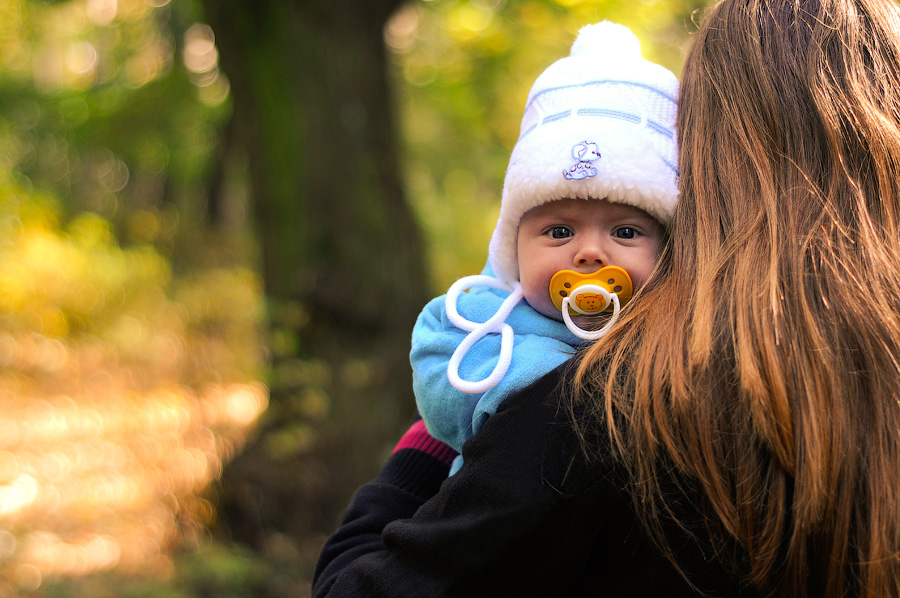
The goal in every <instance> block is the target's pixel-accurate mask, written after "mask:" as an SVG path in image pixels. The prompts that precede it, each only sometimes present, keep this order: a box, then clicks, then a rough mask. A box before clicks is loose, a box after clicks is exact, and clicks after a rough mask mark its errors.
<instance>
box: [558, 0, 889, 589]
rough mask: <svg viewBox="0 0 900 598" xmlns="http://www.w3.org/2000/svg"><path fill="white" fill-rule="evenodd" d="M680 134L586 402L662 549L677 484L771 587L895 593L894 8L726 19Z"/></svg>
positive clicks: (857, 4)
mask: <svg viewBox="0 0 900 598" xmlns="http://www.w3.org/2000/svg"><path fill="white" fill-rule="evenodd" d="M678 130H679V144H680V152H681V158H680V164H681V196H680V199H679V205H678V208H677V213H676V218H675V224H674V227H673V232H672V242H671V243H670V244H669V245H668V246H667V247H666V249H665V251H664V254H663V256H662V259H661V263H660V266H659V270H658V274H659V276H658V277H657V278H656V282H655V284H654V285H653V286H652V287H651V288H649V290H648V291H647V292H645V293H643V294H642V295H641V296H640V297H639V299H638V300H637V301H634V302H633V304H632V305H631V306H630V308H629V310H628V312H627V314H626V315H623V318H622V320H621V324H620V325H619V326H617V328H616V330H615V331H614V332H613V333H612V334H611V335H610V336H608V337H607V338H606V339H605V340H604V341H601V342H599V343H597V344H596V345H595V346H593V347H592V348H591V349H590V350H589V351H588V353H587V354H586V355H585V356H584V358H583V360H582V362H581V364H580V367H579V376H578V385H577V389H578V390H579V392H578V393H577V395H576V396H578V397H579V398H580V399H581V400H582V401H583V402H585V403H586V404H588V405H589V406H590V407H591V409H592V410H593V415H594V416H595V419H594V420H593V421H600V422H603V425H605V426H607V427H608V429H609V431H610V434H611V437H612V438H613V447H612V449H613V450H614V451H615V452H616V453H617V454H618V455H619V456H620V457H621V460H622V462H623V463H624V464H625V465H626V467H627V468H628V471H629V472H630V474H631V475H630V480H631V484H632V490H633V492H634V496H635V504H636V505H638V508H639V509H640V511H641V513H642V515H643V518H644V520H645V522H646V523H647V524H648V526H649V528H650V529H651V530H652V531H654V533H656V534H658V536H659V537H658V539H659V540H660V541H661V542H662V543H663V545H664V547H667V549H669V550H670V551H672V549H671V546H670V545H667V544H666V537H665V535H664V534H663V533H662V532H661V531H660V530H661V529H662V528H663V523H664V522H668V523H671V519H673V518H674V519H676V520H678V518H679V517H680V515H678V514H677V512H676V509H673V508H671V503H668V502H667V501H666V498H667V496H668V495H669V494H670V490H669V489H667V488H665V487H664V482H662V480H666V479H672V477H673V475H672V472H675V474H674V478H675V479H678V480H682V481H683V484H684V486H685V487H690V488H692V489H693V490H699V492H697V493H696V495H697V496H699V497H701V498H700V499H698V500H697V505H696V506H697V507H698V508H700V513H701V515H702V517H703V519H704V520H705V521H706V522H707V525H706V527H705V528H704V529H701V530H696V526H694V527H693V528H692V529H695V531H697V533H701V534H705V535H706V537H707V538H708V539H710V540H712V541H713V543H714V544H715V545H716V546H717V547H718V548H720V549H722V554H728V555H730V558H731V559H733V561H734V562H735V564H736V565H737V566H738V567H739V568H740V569H741V570H742V571H743V572H744V573H745V574H746V575H747V579H748V582H749V583H752V584H753V585H755V586H756V587H757V588H758V589H760V590H761V591H763V592H764V593H768V594H770V595H773V596H807V595H822V596H842V597H843V596H866V597H873V598H874V597H876V596H878V597H889V596H891V597H895V596H900V12H898V8H897V5H896V4H895V3H894V1H893V0H725V1H724V2H722V3H720V4H718V5H716V6H714V7H713V8H712V9H711V10H710V11H709V12H708V14H707V15H706V17H705V21H704V23H703V26H702V28H701V30H700V32H699V33H698V34H697V36H696V40H695V41H694V44H693V47H692V50H691V52H690V54H689V57H688V58H687V62H686V65H685V69H684V73H683V81H682V87H681V97H680V102H679V119H678ZM581 425H583V424H581ZM685 495H686V496H691V495H692V494H691V493H690V492H686V494H685ZM682 523H683V524H685V526H686V527H688V528H691V524H690V523H687V522H683V521H682ZM672 552H673V553H674V551H672ZM672 556H673V557H674V559H675V560H676V561H677V554H672Z"/></svg>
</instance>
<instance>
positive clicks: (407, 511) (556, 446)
mask: <svg viewBox="0 0 900 598" xmlns="http://www.w3.org/2000/svg"><path fill="white" fill-rule="evenodd" d="M566 371H567V366H565V365H564V366H562V367H561V368H559V369H557V370H555V371H553V372H551V373H550V374H548V375H547V376H545V377H544V378H542V379H541V380H539V381H537V382H536V383H534V384H533V385H531V386H530V387H529V388H526V389H525V390H523V391H521V392H519V393H517V394H516V395H513V396H512V397H510V398H508V399H507V400H506V401H505V402H504V403H503V405H501V407H500V409H499V410H498V411H497V413H496V414H495V415H494V416H492V417H491V418H490V419H489V420H488V421H487V423H486V424H485V425H484V427H483V429H482V430H481V432H479V433H478V434H477V435H476V436H474V437H472V438H471V439H470V440H469V441H468V442H466V444H465V446H464V447H463V456H464V463H465V464H464V466H463V468H462V469H461V470H460V471H459V472H458V473H457V474H456V475H454V476H452V477H450V478H447V477H446V475H447V472H448V468H447V465H446V463H445V462H442V461H440V460H438V459H435V458H433V457H432V456H430V455H428V454H427V453H424V452H421V451H417V450H410V449H407V450H401V451H398V452H395V453H394V455H393V456H392V457H391V459H390V461H389V462H388V463H387V465H386V466H385V468H384V470H383V471H382V473H381V474H380V475H379V477H378V478H376V479H375V480H374V481H373V482H371V483H369V484H366V485H364V486H362V487H361V488H360V489H359V490H358V492H357V494H356V496H355V497H354V498H353V501H352V503H351V504H350V507H349V509H348V511H347V513H346V515H345V517H344V520H343V521H342V523H341V525H340V527H339V528H338V530H337V531H336V532H335V533H334V534H333V535H332V536H331V537H330V538H329V539H328V542H327V543H326V545H325V547H324V549H323V551H322V554H321V556H320V560H319V564H318V567H317V570H316V576H315V580H314V585H313V595H314V596H315V597H318V598H322V597H325V596H330V597H335V598H353V597H357V596H373V597H374V596H378V597H389V596H390V597H402V598H414V597H419V596H421V597H428V598H435V597H439V596H465V597H473V596H491V597H497V596H516V597H519V596H541V597H544V596H622V597H630V598H635V597H642V596H646V597H652V598H660V597H667V598H671V597H678V596H698V595H704V594H702V593H700V592H698V591H697V590H695V589H694V588H692V587H691V585H690V584H688V583H687V582H686V581H685V580H684V578H683V577H682V576H681V575H680V574H679V573H678V572H677V570H676V569H675V568H674V567H673V566H672V565H671V564H670V563H669V561H668V560H667V559H666V558H665V557H664V556H662V554H661V553H660V552H659V551H658V550H657V549H656V548H655V546H654V544H653V543H652V542H650V541H649V540H648V538H647V536H646V535H645V534H644V532H643V531H642V529H641V526H640V525H639V524H638V522H637V521H636V519H635V515H634V510H633V508H632V505H631V503H630V501H629V497H628V495H627V493H626V492H624V491H623V488H624V484H623V483H622V481H621V480H622V479H623V478H622V475H621V472H620V471H619V469H618V468H617V466H616V463H615V462H614V460H613V459H594V460H588V459H585V458H584V456H583V454H582V452H581V450H580V448H579V444H578V441H577V439H576V437H575V434H574V432H573V429H572V427H571V425H570V424H569V423H568V421H569V420H568V416H567V415H566V412H565V410H564V409H562V408H560V402H561V399H560V396H561V393H560V389H561V388H562V387H563V384H564V383H565V376H566ZM561 382H562V383H563V384H561ZM679 537H680V538H681V539H678V538H679ZM672 538H674V539H673V542H674V544H675V545H676V546H677V547H678V551H677V552H678V555H677V558H678V561H679V564H680V565H681V566H682V568H683V569H684V570H685V571H686V572H687V574H688V575H689V577H690V579H691V581H692V582H693V583H694V584H695V585H696V586H697V587H700V588H702V589H704V590H706V592H707V593H708V595H713V596H723V597H724V596H728V597H731V596H739V595H740V596H751V595H753V594H752V593H751V592H750V591H748V590H741V589H740V588H741V586H742V584H741V583H740V582H739V580H737V579H735V576H733V575H731V574H729V573H728V572H727V569H726V568H725V567H723V566H722V565H721V563H719V562H718V561H716V560H715V559H714V558H713V555H712V551H711V550H708V549H704V547H703V546H700V545H698V544H697V543H695V542H692V541H690V540H687V539H685V537H684V536H683V535H680V536H679V535H678V534H675V532H673V536H672Z"/></svg>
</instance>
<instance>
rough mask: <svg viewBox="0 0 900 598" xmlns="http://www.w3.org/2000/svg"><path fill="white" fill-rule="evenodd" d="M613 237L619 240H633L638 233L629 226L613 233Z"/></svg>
mask: <svg viewBox="0 0 900 598" xmlns="http://www.w3.org/2000/svg"><path fill="white" fill-rule="evenodd" d="M613 236H614V237H618V238H619V239H633V238H635V237H636V236H638V232H637V231H636V230H634V229H633V228H631V227H630V226H623V227H621V228H617V229H616V230H615V231H613Z"/></svg>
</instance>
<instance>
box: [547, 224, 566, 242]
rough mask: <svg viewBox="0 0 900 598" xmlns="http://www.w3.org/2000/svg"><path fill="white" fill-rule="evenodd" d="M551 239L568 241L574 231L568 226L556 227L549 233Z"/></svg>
mask: <svg viewBox="0 0 900 598" xmlns="http://www.w3.org/2000/svg"><path fill="white" fill-rule="evenodd" d="M547 234H548V235H550V238H551V239H567V238H568V237H571V236H572V229H570V228H569V227H567V226H554V227H553V228H551V229H549V230H548V231H547Z"/></svg>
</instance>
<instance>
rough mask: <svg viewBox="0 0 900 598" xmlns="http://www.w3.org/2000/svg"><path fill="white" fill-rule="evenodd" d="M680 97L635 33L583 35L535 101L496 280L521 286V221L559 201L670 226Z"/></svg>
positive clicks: (500, 235) (508, 197) (500, 231)
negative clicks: (622, 209) (596, 203)
mask: <svg viewBox="0 0 900 598" xmlns="http://www.w3.org/2000/svg"><path fill="white" fill-rule="evenodd" d="M677 95H678V80H677V79H676V77H675V75H674V74H672V73H671V72H670V71H669V70H668V69H666V68H664V67H662V66H660V65H657V64H653V63H651V62H648V61H647V60H645V59H643V58H642V57H641V46H640V42H639V41H638V39H637V38H636V37H635V36H634V34H633V33H632V32H631V30H630V29H628V28H627V27H625V26H623V25H619V24H616V23H611V22H608V21H604V22H601V23H596V24H593V25H587V26H586V27H583V28H582V29H581V31H580V32H579V34H578V37H577V39H576V40H575V42H574V43H573V44H572V49H571V52H570V55H569V56H568V57H566V58H562V59H560V60H558V61H556V62H555V63H553V64H552V65H550V66H549V67H548V68H547V69H546V70H545V71H544V72H543V73H541V75H540V76H539V77H538V78H537V80H536V81H535V83H534V85H533V86H532V88H531V92H530V93H529V95H528V101H527V103H526V107H525V113H524V116H523V118H522V128H521V131H520V134H519V140H518V141H517V142H516V146H515V148H513V151H512V155H511V157H510V162H509V167H508V168H507V171H506V178H505V180H504V183H503V199H502V203H501V206H500V217H499V219H498V221H497V226H496V228H495V229H494V234H493V237H492V238H491V244H490V251H489V259H490V264H491V268H492V269H493V271H494V274H495V275H496V276H497V277H498V278H500V279H501V280H504V281H506V282H517V281H518V280H519V265H518V260H517V256H516V254H517V251H516V240H517V235H518V228H519V221H520V220H521V219H522V216H523V215H524V214H525V213H526V212H527V211H528V210H530V209H532V208H535V207H537V206H539V205H542V204H544V203H547V202H549V201H554V200H558V199H566V198H571V199H579V198H580V199H607V200H609V201H611V202H618V203H625V204H629V205H633V206H635V207H638V208H640V209H642V210H644V211H646V212H647V213H648V214H650V215H651V216H653V217H654V218H656V219H657V220H659V221H660V222H662V223H663V224H668V223H669V222H670V221H671V219H672V216H673V215H674V212H675V203H676V201H677V198H678V168H677V164H678V162H677V149H676V139H675V108H676V99H677Z"/></svg>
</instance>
